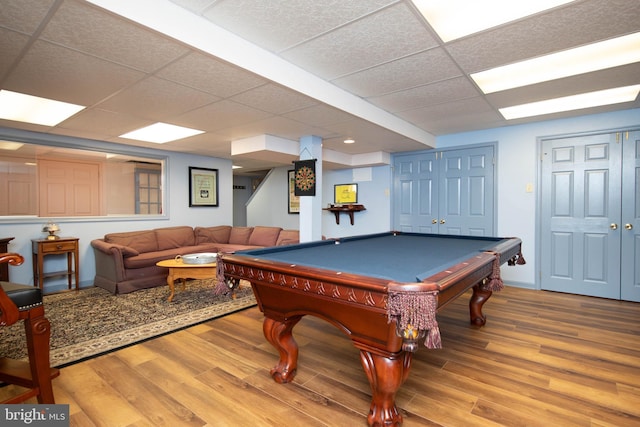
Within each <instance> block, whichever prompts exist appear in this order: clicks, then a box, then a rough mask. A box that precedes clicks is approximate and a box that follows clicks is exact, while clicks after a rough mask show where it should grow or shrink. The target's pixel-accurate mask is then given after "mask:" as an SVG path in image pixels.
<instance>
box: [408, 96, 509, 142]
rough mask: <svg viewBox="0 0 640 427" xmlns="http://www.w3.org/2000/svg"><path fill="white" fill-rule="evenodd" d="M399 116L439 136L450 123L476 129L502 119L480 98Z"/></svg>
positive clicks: (439, 105) (502, 121)
mask: <svg viewBox="0 0 640 427" xmlns="http://www.w3.org/2000/svg"><path fill="white" fill-rule="evenodd" d="M398 115H399V116H401V117H403V118H405V119H406V120H408V121H410V122H412V123H415V124H416V125H418V126H423V127H425V128H427V129H429V130H430V131H431V132H432V133H434V134H436V135H438V134H441V131H442V130H443V129H447V128H448V127H449V126H451V124H452V122H455V121H457V120H461V121H462V125H463V126H469V129H472V128H473V127H476V128H477V127H478V125H481V124H482V123H484V122H489V123H491V124H494V125H495V124H497V123H503V124H504V119H503V118H502V116H501V115H500V113H498V112H497V111H495V110H494V109H493V108H492V107H491V106H490V105H489V104H488V103H487V102H486V101H485V100H484V99H483V98H482V97H475V98H470V99H463V100H459V101H455V102H448V103H445V104H438V105H434V106H431V107H424V108H416V109H414V110H407V111H403V112H400V113H398Z"/></svg>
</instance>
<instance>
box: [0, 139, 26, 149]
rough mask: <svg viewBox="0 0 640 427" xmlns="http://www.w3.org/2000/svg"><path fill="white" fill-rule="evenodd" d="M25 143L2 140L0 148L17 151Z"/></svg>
mask: <svg viewBox="0 0 640 427" xmlns="http://www.w3.org/2000/svg"><path fill="white" fill-rule="evenodd" d="M23 145H24V144H23V143H21V142H14V141H0V150H10V151H15V150H17V149H19V148H20V147H22V146H23Z"/></svg>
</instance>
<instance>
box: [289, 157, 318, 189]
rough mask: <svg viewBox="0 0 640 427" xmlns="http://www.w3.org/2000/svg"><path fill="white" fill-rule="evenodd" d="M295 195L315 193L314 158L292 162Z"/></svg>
mask: <svg viewBox="0 0 640 427" xmlns="http://www.w3.org/2000/svg"><path fill="white" fill-rule="evenodd" d="M293 167H294V170H295V179H296V182H295V184H296V185H295V191H294V194H295V195H296V196H315V195H316V159H311V160H299V161H295V162H293Z"/></svg>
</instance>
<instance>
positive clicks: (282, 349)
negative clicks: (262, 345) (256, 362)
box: [262, 316, 302, 384]
mask: <svg viewBox="0 0 640 427" xmlns="http://www.w3.org/2000/svg"><path fill="white" fill-rule="evenodd" d="M300 319H302V316H296V317H292V318H288V319H286V320H284V321H279V320H274V319H271V318H269V317H265V318H264V323H263V324H262V330H263V332H264V336H265V337H266V338H267V341H269V342H270V343H271V345H273V346H274V347H275V349H276V350H278V353H280V361H279V362H278V364H277V365H276V366H274V367H273V368H272V369H271V377H273V379H274V380H275V381H276V382H277V383H279V384H284V383H288V382H291V381H293V378H294V377H295V375H296V370H297V368H298V343H296V340H295V339H294V338H293V334H292V333H291V331H292V330H293V327H294V326H295V325H296V324H297V323H298V322H299V321H300Z"/></svg>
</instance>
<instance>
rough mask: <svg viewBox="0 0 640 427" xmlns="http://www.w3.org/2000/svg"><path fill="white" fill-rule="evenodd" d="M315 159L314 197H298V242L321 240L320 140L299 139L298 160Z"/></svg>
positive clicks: (311, 138)
mask: <svg viewBox="0 0 640 427" xmlns="http://www.w3.org/2000/svg"><path fill="white" fill-rule="evenodd" d="M310 159H316V195H315V196H300V242H301V243H302V242H311V241H313V240H320V239H322V138H320V137H319V136H314V135H309V136H303V137H302V138H300V160H310Z"/></svg>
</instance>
